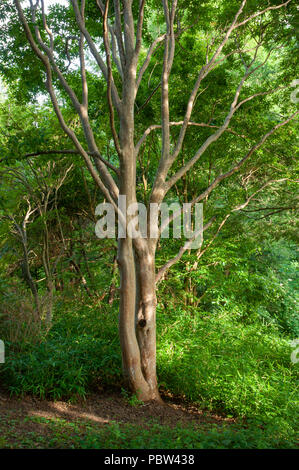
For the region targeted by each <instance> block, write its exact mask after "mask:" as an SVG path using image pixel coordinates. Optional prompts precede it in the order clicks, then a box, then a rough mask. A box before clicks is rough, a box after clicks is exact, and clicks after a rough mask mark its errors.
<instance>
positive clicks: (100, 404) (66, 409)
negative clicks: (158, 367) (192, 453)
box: [0, 391, 235, 427]
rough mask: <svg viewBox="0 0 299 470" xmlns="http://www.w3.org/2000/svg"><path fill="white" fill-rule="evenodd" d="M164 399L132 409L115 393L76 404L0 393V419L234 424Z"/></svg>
mask: <svg viewBox="0 0 299 470" xmlns="http://www.w3.org/2000/svg"><path fill="white" fill-rule="evenodd" d="M163 399H164V400H165V402H164V404H157V403H146V404H141V405H138V406H132V405H130V404H129V403H128V402H127V400H126V399H125V398H123V397H122V396H121V395H120V394H119V393H117V392H115V391H111V392H109V391H104V392H102V393H101V394H91V395H89V396H88V397H87V398H86V399H85V400H84V399H78V400H77V401H76V402H75V403H71V402H65V401H60V400H58V401H50V400H39V399H37V398H35V397H31V396H25V397H22V398H15V397H9V395H7V394H6V393H5V392H3V391H0V417H2V418H4V417H9V418H14V419H16V420H17V421H19V422H20V421H22V420H23V419H24V418H25V417H27V416H40V417H44V418H62V419H65V420H68V421H76V420H78V419H80V420H87V421H92V422H94V423H99V424H108V423H109V422H111V421H117V422H121V423H132V424H137V425H140V426H142V425H145V424H146V423H149V421H153V420H154V421H156V422H157V423H159V424H164V425H168V426H171V427H172V426H176V425H178V424H181V425H183V426H184V425H185V426H186V425H188V424H191V423H193V424H198V425H204V424H224V423H232V422H234V421H235V420H234V419H231V418H225V417H224V416H221V415H220V414H219V415H218V414H212V413H209V412H205V411H203V410H200V409H199V408H197V407H196V406H194V405H192V404H188V403H186V402H184V401H183V400H180V399H174V398H173V397H172V398H171V397H169V396H168V397H167V396H165V397H163Z"/></svg>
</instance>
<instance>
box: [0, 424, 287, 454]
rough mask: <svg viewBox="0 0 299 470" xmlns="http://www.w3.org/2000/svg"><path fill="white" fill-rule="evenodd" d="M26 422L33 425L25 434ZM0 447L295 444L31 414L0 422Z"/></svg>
mask: <svg viewBox="0 0 299 470" xmlns="http://www.w3.org/2000/svg"><path fill="white" fill-rule="evenodd" d="M22 424H23V425H25V426H26V427H28V426H30V431H28V430H27V431H26V432H24V429H23V428H22ZM0 432H1V441H0V447H1V448H9V449H14V448H25V449H26V448H49V449H51V448H62V449H63V448H71V449H211V448H213V449H259V448H261V449H263V448H295V445H294V443H293V442H292V440H291V439H285V438H282V439H279V438H277V437H276V438H274V437H273V436H272V435H271V430H270V429H269V430H268V431H266V432H265V430H263V429H262V428H259V427H253V426H251V427H248V428H242V427H241V426H238V425H229V426H228V425H221V426H217V425H209V426H208V427H206V426H203V427H201V428H200V429H199V428H198V427H195V426H187V427H181V426H176V427H175V428H171V427H168V426H165V425H160V424H157V423H156V422H155V421H153V422H151V423H147V424H145V425H144V426H143V427H140V426H137V425H134V424H127V423H118V422H113V421H112V422H110V423H109V424H106V425H99V424H94V423H92V422H87V421H84V420H79V419H78V420H76V421H73V422H69V421H67V420H65V419H61V418H55V419H54V418H44V417H38V416H28V417H26V418H25V419H24V422H23V423H21V422H20V421H18V423H16V421H15V420H11V419H6V420H3V419H1V420H0Z"/></svg>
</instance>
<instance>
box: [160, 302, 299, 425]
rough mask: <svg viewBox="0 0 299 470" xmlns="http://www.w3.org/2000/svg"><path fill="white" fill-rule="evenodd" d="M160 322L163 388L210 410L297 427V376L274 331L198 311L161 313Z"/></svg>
mask: <svg viewBox="0 0 299 470" xmlns="http://www.w3.org/2000/svg"><path fill="white" fill-rule="evenodd" d="M161 317H162V318H161ZM165 317H166V318H165ZM159 320H160V321H159V322H158V324H159V327H160V328H161V329H160V335H158V338H159V344H158V376H159V379H160V383H161V385H163V386H166V387H167V388H168V389H170V390H171V391H172V392H174V393H176V394H181V395H183V396H185V397H186V398H187V399H189V400H191V401H195V402H197V403H198V404H200V406H201V407H207V408H208V409H220V410H223V411H225V412H226V413H229V414H232V415H237V416H244V417H245V416H246V417H248V418H254V419H256V420H267V421H271V420H272V419H274V420H279V419H281V420H282V421H285V422H289V423H292V422H293V423H295V421H293V420H294V417H295V416H296V410H297V405H298V404H297V402H296V394H297V393H298V389H297V384H296V378H298V376H297V372H298V370H296V369H297V366H296V365H295V364H292V363H291V359H290V354H291V348H290V345H289V343H288V342H287V341H286V340H285V339H283V338H282V337H280V336H279V335H278V334H277V332H276V331H275V330H273V329H271V328H270V327H268V328H266V327H262V326H261V325H258V324H253V325H247V326H245V325H242V324H240V323H238V322H236V321H234V320H232V319H231V318H230V316H229V315H228V314H224V313H222V314H221V315H218V316H216V315H211V314H208V313H207V314H206V315H204V314H200V313H199V312H198V311H196V310H193V311H192V310H190V312H188V311H185V310H178V309H177V310H175V311H174V310H173V311H168V312H167V314H165V313H162V312H161V313H160V315H159Z"/></svg>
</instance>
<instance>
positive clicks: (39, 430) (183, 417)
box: [0, 391, 235, 448]
mask: <svg viewBox="0 0 299 470" xmlns="http://www.w3.org/2000/svg"><path fill="white" fill-rule="evenodd" d="M163 398H164V400H165V403H164V404H162V405H161V404H142V403H138V402H135V403H134V401H130V398H127V397H125V396H122V395H121V394H120V393H117V392H115V391H112V392H109V391H105V392H102V393H101V394H91V395H89V396H88V397H86V399H78V400H76V401H75V402H65V401H60V400H59V401H49V400H40V399H37V398H34V397H30V396H25V397H22V398H15V397H10V396H9V395H7V394H6V393H5V392H3V391H0V448H89V447H92V448H113V447H114V446H115V447H114V448H119V447H122V448H126V447H127V448H134V447H136V446H139V445H140V447H141V448H142V447H143V448H144V446H147V445H148V446H149V447H152V446H155V445H156V448H159V445H158V443H159V441H158V440H157V441H153V440H152V435H153V433H154V434H156V435H157V439H158V438H159V434H161V430H164V431H165V432H166V434H165V435H164V433H163V432H162V434H163V436H160V438H161V439H162V441H164V446H166V447H168V445H169V448H171V442H172V441H173V439H174V438H176V436H179V435H180V433H178V434H177V433H175V436H174V435H172V437H170V434H172V432H173V430H177V429H178V428H179V429H180V430H182V429H190V427H192V429H193V430H196V429H198V430H199V429H201V430H202V431H204V429H210V428H211V426H212V427H214V426H216V427H217V428H218V427H221V426H223V425H226V424H230V423H231V424H233V423H234V422H235V420H234V419H233V418H227V417H225V416H221V415H220V414H219V415H218V414H213V413H210V412H206V411H202V410H200V409H199V408H198V407H196V406H194V405H192V404H189V403H185V402H184V401H183V400H179V399H174V398H173V397H169V396H168V397H167V396H166V397H163ZM140 430H142V432H141V434H142V436H141V435H140ZM167 432H168V435H167ZM138 436H139V440H138ZM190 438H192V436H190ZM136 439H137V441H136ZM140 439H141V440H140ZM165 439H166V441H165ZM168 439H170V440H168ZM178 439H180V438H179V437H178ZM147 442H148V444H146V443H147ZM167 444H168V445H167Z"/></svg>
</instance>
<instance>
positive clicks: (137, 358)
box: [10, 0, 298, 400]
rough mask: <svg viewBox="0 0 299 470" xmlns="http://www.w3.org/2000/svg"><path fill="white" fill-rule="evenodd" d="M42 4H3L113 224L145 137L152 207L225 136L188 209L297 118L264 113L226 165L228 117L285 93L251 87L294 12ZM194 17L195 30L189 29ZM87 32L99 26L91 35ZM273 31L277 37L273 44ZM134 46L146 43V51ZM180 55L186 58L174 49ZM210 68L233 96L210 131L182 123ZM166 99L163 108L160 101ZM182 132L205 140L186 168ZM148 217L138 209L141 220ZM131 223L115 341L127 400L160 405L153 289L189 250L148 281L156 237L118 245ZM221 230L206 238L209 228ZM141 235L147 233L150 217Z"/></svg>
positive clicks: (247, 4) (245, 5)
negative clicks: (190, 57)
mask: <svg viewBox="0 0 299 470" xmlns="http://www.w3.org/2000/svg"><path fill="white" fill-rule="evenodd" d="M45 3H46V2H44V0H36V1H33V0H30V6H29V8H23V6H22V2H21V1H20V0H14V1H13V4H12V3H11V4H10V8H11V12H12V15H14V13H15V12H16V11H17V13H18V18H19V23H20V24H21V25H22V27H23V29H24V32H25V35H26V38H27V41H28V43H29V44H30V47H31V49H32V51H33V53H34V54H35V56H36V57H37V58H38V59H39V61H40V63H41V64H42V65H43V69H44V70H45V72H46V83H45V87H46V89H47V91H48V93H49V96H50V98H51V102H52V105H53V108H54V110H55V113H56V115H57V118H58V120H59V123H60V126H61V128H62V129H63V131H64V132H65V134H66V135H67V136H68V137H69V139H70V141H72V143H73V144H74V147H75V151H76V152H78V153H79V154H80V155H81V156H82V158H83V159H84V161H85V164H86V166H87V168H88V170H89V172H90V174H91V175H92V177H93V179H94V181H95V184H96V185H97V186H98V187H99V188H100V190H101V191H102V193H103V195H104V197H105V198H106V200H107V201H108V202H109V203H111V204H112V205H113V207H114V209H115V211H116V213H117V215H118V217H119V218H120V219H122V218H123V216H124V214H123V213H122V212H121V211H120V210H119V208H118V204H117V203H118V198H119V196H126V207H125V208H124V211H127V209H128V207H129V206H130V205H131V204H134V203H136V202H137V200H138V198H137V193H138V191H137V189H138V188H137V165H140V167H142V161H141V164H140V158H141V155H142V152H143V150H144V148H145V146H146V145H147V144H148V139H149V135H150V134H153V133H154V131H156V130H161V137H160V138H156V147H157V148H158V149H159V150H160V157H159V159H158V162H157V159H156V156H155V155H152V156H151V160H150V162H151V163H150V165H152V166H154V165H156V163H157V171H156V174H155V176H154V178H153V180H152V182H151V185H150V194H149V195H148V199H147V202H148V204H150V203H156V204H158V205H160V204H161V203H162V202H163V200H165V198H167V195H169V194H171V192H172V191H173V190H174V188H176V187H178V186H179V185H180V183H181V182H182V181H183V180H184V178H185V177H186V175H188V174H190V173H191V172H192V171H193V172H198V171H199V170H198V163H199V160H200V159H202V158H203V157H204V155H206V154H207V153H208V152H209V150H210V149H211V148H212V147H213V144H215V143H216V142H217V141H218V140H220V138H221V137H222V136H225V135H226V134H227V133H229V134H230V135H231V136H232V137H234V138H235V141H234V140H233V143H232V148H235V153H234V152H232V153H231V154H230V157H229V158H228V159H227V161H226V160H225V158H224V164H226V170H225V171H223V170H222V171H219V172H218V174H217V176H215V177H214V178H212V177H211V175H212V174H213V173H212V172H210V178H209V182H208V185H207V186H206V187H205V188H203V189H201V191H200V192H199V194H196V195H195V196H194V197H193V198H192V201H191V202H192V204H193V205H194V204H196V203H198V202H201V201H206V200H207V199H208V197H209V196H210V194H211V193H212V192H213V191H214V190H215V189H216V188H218V187H219V186H220V184H221V183H222V182H224V181H225V180H227V179H228V178H230V177H232V176H233V175H234V174H236V173H238V172H240V170H241V169H242V168H244V167H246V165H247V164H248V162H250V161H251V159H252V158H253V157H254V155H255V154H256V153H258V151H259V150H260V149H261V148H262V146H263V145H264V144H265V142H266V141H267V140H268V139H269V137H270V136H272V134H274V133H275V132H278V131H279V129H281V128H282V127H283V126H285V125H286V124H288V123H289V122H290V121H291V120H292V119H293V118H294V117H295V116H296V115H297V113H298V112H296V111H295V112H294V110H293V109H292V108H293V107H294V106H293V105H292V104H291V103H290V106H288V107H287V111H286V112H285V113H284V116H283V117H281V116H280V119H279V120H278V119H277V115H276V116H275V119H274V122H273V119H272V120H271V119H269V121H270V124H271V126H270V125H269V126H268V125H267V126H266V124H268V123H267V122H266V123H264V124H265V126H266V127H267V129H266V131H265V132H264V134H262V135H260V136H259V137H256V140H255V142H253V143H252V145H251V146H250V147H249V148H247V150H246V151H245V154H243V156H242V157H241V158H240V159H239V160H237V161H236V160H235V155H236V154H237V155H238V153H237V148H238V145H237V143H236V142H237V141H236V139H237V138H238V137H239V134H238V132H237V131H236V130H235V129H233V128H231V124H232V123H233V122H235V123H238V116H239V115H242V113H243V114H245V120H246V113H247V115H248V116H249V117H250V113H251V110H250V108H249V104H250V103H251V101H252V100H255V99H263V98H265V97H267V96H270V95H271V94H274V93H282V94H283V93H284V92H285V89H286V87H285V86H275V87H271V88H267V89H266V88H263V79H262V77H261V75H260V74H261V70H264V68H265V67H266V66H267V64H268V63H269V62H270V60H271V58H272V56H273V54H276V53H277V51H280V53H281V54H283V51H286V52H285V53H284V57H285V56H286V54H287V52H288V47H289V44H290V42H289V41H292V40H293V39H292V34H293V30H292V28H290V27H289V26H290V24H291V23H292V18H293V16H292V15H293V8H294V2H292V1H291V0H287V1H285V2H283V3H279V2H276V1H272V2H270V5H269V2H255V1H247V0H243V1H242V2H221V6H222V7H221V8H220V2H219V3H218V2H216V5H215V2H209V1H207V2H204V3H202V2H200V5H197V4H196V3H195V4H193V3H192V2H184V1H180V2H178V0H173V1H172V2H169V1H168V0H162V1H161V2H157V1H145V0H140V1H139V2H137V1H135V2H133V1H132V0H124V1H123V2H120V1H119V0H114V2H111V4H110V3H109V0H107V1H106V2H105V3H104V2H102V1H101V0H95V1H91V2H86V1H85V0H81V2H78V0H71V2H70V3H71V5H70V8H69V9H66V10H63V9H58V7H57V8H56V9H55V8H53V9H52V11H51V10H50V12H49V13H47V11H46V5H45ZM13 5H14V6H13ZM258 5H259V6H258ZM202 17H204V19H205V21H203V20H201V18H202ZM155 22H159V24H160V25H161V26H160V33H159V34H158V35H156V36H155V37H154V38H153V37H152V36H153V35H154V33H155V29H156V28H155ZM99 23H101V25H102V33H101V34H99ZM14 24H15V23H14ZM274 30H277V33H276V36H275V40H273V36H274ZM153 31H154V33H153ZM189 31H192V32H193V35H194V36H193V38H192V40H191V46H192V45H194V43H196V45H197V47H199V46H198V45H199V44H200V46H201V50H200V51H196V49H195V52H197V54H195V57H197V58H198V64H194V66H193V67H191V73H190V82H191V81H192V84H191V83H190V89H189V92H188V96H187V93H186V92H184V93H183V99H182V106H183V109H184V111H183V113H182V110H181V109H180V110H177V109H176V110H175V106H174V105H175V99H176V98H177V97H178V93H177V94H176V95H175V94H174V93H173V94H172V92H173V88H174V85H173V82H172V73H173V72H174V74H175V64H176V61H175V59H176V46H177V45H178V44H179V46H180V45H181V44H180V41H181V39H182V38H184V37H188V34H189ZM271 38H272V40H271ZM203 42H204V43H205V45H204V47H202V43H203ZM144 45H148V48H147V50H145V48H144ZM26 54H28V50H27V49H26ZM185 54H188V53H187V52H186V51H185ZM154 57H158V60H157V64H156V65H157V70H159V71H160V79H159V81H158V83H157V85H156V86H155V88H154V90H153V91H152V92H151V93H150V95H149V96H148V97H146V99H145V100H144V102H143V104H140V102H139V97H138V94H139V96H140V94H142V93H144V90H146V86H145V85H144V84H145V82H146V79H147V78H148V74H149V67H150V65H151V64H152V61H153V58H154ZM76 59H77V60H78V61H79V69H80V71H79V75H78V74H77V75H76V74H74V73H72V71H71V70H69V66H70V64H72V63H73V66H74V67H75V68H76ZM91 59H93V61H94V63H95V65H96V66H97V67H98V70H99V77H98V80H97V84H98V87H101V89H100V91H99V93H102V89H104V88H106V90H107V108H108V115H109V130H108V131H107V129H106V132H107V135H108V136H109V137H110V136H111V138H112V139H113V147H114V152H115V157H114V160H113V163H111V161H108V159H107V158H105V157H104V156H103V154H102V152H100V150H99V147H98V145H97V139H96V137H95V130H94V129H93V126H92V123H91V119H90V114H91V113H92V112H93V110H92V109H91V106H90V103H89V94H88V90H89V85H90V84H91V82H92V81H93V78H92V73H91V72H90V71H89V70H88V68H87V66H86V63H87V60H88V62H90V60H91ZM179 59H180V60H181V61H182V60H184V59H183V57H182V55H179ZM221 66H225V67H227V69H228V70H230V72H231V75H230V80H231V81H232V83H233V86H232V85H230V86H229V85H228V86H227V94H226V96H225V100H224V106H225V107H224V108H223V109H224V112H223V109H222V110H221V111H222V112H221V113H220V115H219V116H220V119H221V122H219V116H218V122H215V120H213V118H214V113H213V111H212V114H211V116H212V117H211V118H210V119H209V120H208V122H198V121H196V120H191V116H192V114H193V116H195V115H196V114H198V111H197V110H196V111H195V105H196V102H197V100H198V99H199V96H200V95H202V94H203V93H204V92H205V91H206V89H205V88H203V84H204V83H205V82H207V81H208V80H209V77H210V76H211V77H213V72H214V71H216V70H217V68H218V67H221ZM154 69H155V67H153V69H152V71H151V74H150V77H151V76H152V74H154ZM32 70H33V69H32ZM35 70H36V63H35ZM38 70H40V69H38ZM155 76H156V75H155ZM174 76H175V75H174ZM36 77H37V78H36ZM36 77H35V76H34V77H33V78H32V80H33V81H34V83H35V84H36V83H40V80H41V77H42V72H40V71H39V72H38V73H37V74H36ZM150 77H149V80H150ZM188 78H189V77H188ZM210 85H211V82H210ZM80 88H81V91H80ZM188 88H189V79H188V80H187V89H188ZM158 91H159V93H160V95H161V102H160V107H159V110H158V107H157V103H156V102H155V103H156V106H155V107H154V106H153V109H152V111H153V110H154V112H152V114H153V117H154V122H151V123H150V124H149V125H148V127H147V129H146V130H145V131H144V132H143V133H142V135H141V136H139V138H136V134H137V132H139V129H140V128H141V127H142V125H143V123H144V122H146V121H147V120H149V119H150V118H151V113H150V112H148V115H143V116H142V118H139V116H141V115H142V113H141V110H142V109H144V108H145V106H147V105H148V103H149V102H150V101H151V100H153V99H155V97H156V96H157V92H158ZM79 93H81V98H79ZM242 94H243V95H244V96H242ZM212 95H213V93H212ZM172 97H173V98H174V100H171V98H172ZM66 99H67V100H68V101H69V103H70V104H71V106H72V107H73V110H74V111H75V112H76V113H77V115H78V117H79V119H80V126H81V127H80V129H79V130H78V129H76V128H75V127H74V126H72V125H71V124H68V123H67V120H66V119H65V116H64V106H63V101H64V100H66ZM210 105H211V108H213V107H215V106H216V105H217V99H216V103H215V102H214V100H213V98H211V100H210ZM158 113H159V121H158V122H157V117H156V116H157V114H158ZM171 113H172V114H173V115H175V116H177V115H178V114H179V113H181V114H182V116H181V118H180V119H177V120H175V121H172V120H171V119H170V114H171ZM103 121H104V119H103ZM271 121H272V122H271ZM105 126H106V123H104V127H105ZM106 127H107V126H106ZM178 129H179V130H178ZM192 129H195V130H197V129H199V130H202V129H205V130H206V131H209V133H208V134H199V135H200V139H202V140H201V141H200V143H199V145H198V146H197V148H196V150H195V151H194V152H193V154H192V155H191V156H190V155H189V154H187V161H186V160H185V158H186V155H184V145H185V143H186V141H187V139H186V136H187V135H188V136H190V135H192V134H190V133H191V132H193V130H192ZM189 132H190V133H189ZM251 136H252V137H253V136H254V134H253V135H251ZM203 137H204V138H203ZM195 141H196V139H195ZM186 145H188V143H187V144H186ZM190 150H192V151H193V150H194V149H193V147H192V146H189V151H190ZM56 151H57V149H56ZM182 155H183V157H182ZM277 179H278V178H276V179H275V182H276V180H277ZM272 183H273V179H268V180H266V181H263V182H262V183H261V184H260V187H259V188H258V189H256V191H255V192H254V193H253V194H251V195H246V197H245V199H243V200H242V201H241V202H240V201H239V202H238V204H237V205H236V207H235V208H234V210H240V209H241V208H244V207H246V206H247V205H248V204H249V202H250V201H251V199H252V198H253V197H254V196H255V195H256V194H257V193H258V192H260V191H261V190H262V189H263V188H264V187H267V186H269V185H270V184H272ZM149 209H150V206H148V214H149V213H150V210H149ZM132 217H133V216H132V215H131V216H128V217H127V218H126V235H127V236H126V237H125V238H119V240H118V264H119V271H120V278H121V287H120V312H119V334H120V341H121V348H122V360H123V371H124V375H125V377H126V378H127V380H128V383H129V385H130V387H131V389H132V391H134V392H136V393H137V394H138V397H139V398H140V399H142V400H160V396H159V391H158V386H157V378H156V312H155V311H156V283H157V281H159V280H160V279H161V278H162V277H163V275H164V274H165V272H166V270H167V269H169V268H170V266H171V265H172V264H173V263H174V262H176V261H177V260H179V259H180V258H181V257H182V256H183V254H184V252H185V251H186V250H187V249H189V248H190V244H189V242H186V243H185V245H184V246H182V247H181V248H180V250H179V253H178V254H177V255H176V256H175V257H173V259H172V260H169V261H168V262H166V264H165V265H164V266H162V267H161V269H160V270H159V271H158V272H157V273H156V269H155V254H156V249H157V244H158V239H159V235H157V236H156V237H154V238H150V237H148V238H141V237H138V238H134V239H132V238H131V237H130V236H128V225H129V223H130V221H131V220H132ZM225 220H226V219H225ZM225 220H224V222H225ZM169 222H170V221H169ZM213 222H214V218H213V217H211V219H210V220H209V221H208V222H207V223H206V225H205V228H206V229H207V228H208V227H210V226H211V224H212V223H213ZM221 224H222V223H221ZM221 224H220V225H219V228H218V229H217V231H216V234H215V236H216V235H217V233H218V232H219V230H220V229H221V227H222V225H221ZM147 225H148V227H147V228H148V233H149V228H150V227H149V225H150V215H149V216H148V221H147Z"/></svg>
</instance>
